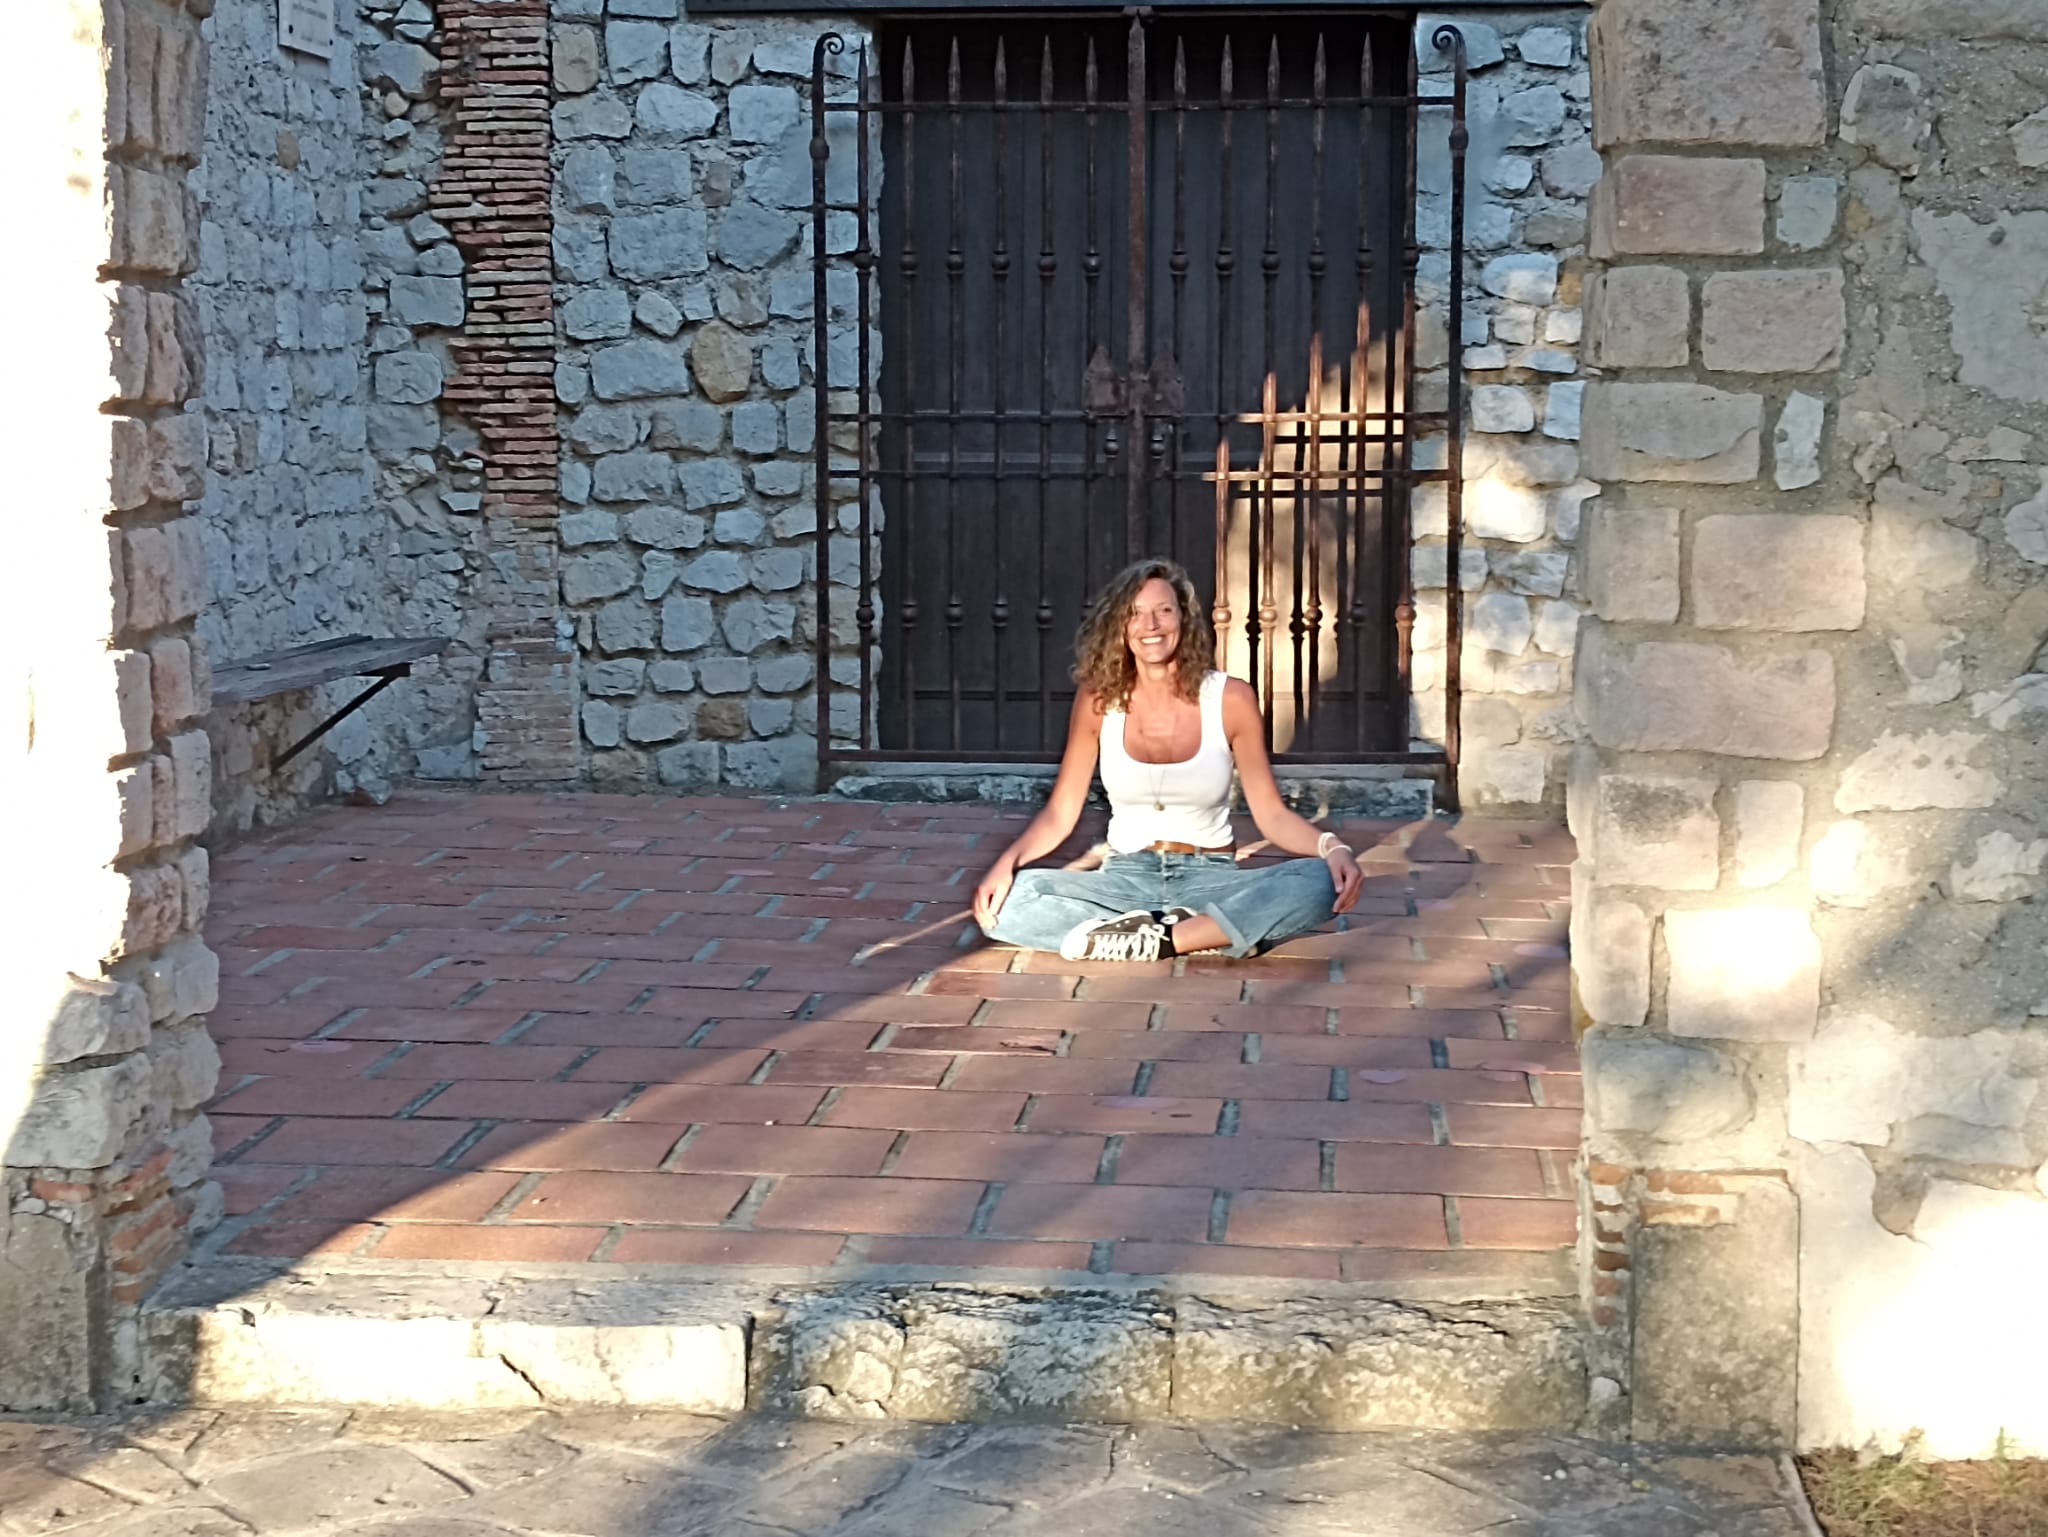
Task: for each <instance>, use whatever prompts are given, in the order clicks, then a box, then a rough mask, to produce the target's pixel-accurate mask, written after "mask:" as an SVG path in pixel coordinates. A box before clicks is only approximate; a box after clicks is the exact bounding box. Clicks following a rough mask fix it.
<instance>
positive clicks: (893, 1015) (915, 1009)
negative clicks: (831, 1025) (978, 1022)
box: [811, 993, 981, 1025]
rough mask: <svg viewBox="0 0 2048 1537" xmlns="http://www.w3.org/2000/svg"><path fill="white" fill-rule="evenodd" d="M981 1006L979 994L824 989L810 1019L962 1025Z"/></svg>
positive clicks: (893, 1023) (896, 1023) (889, 1023)
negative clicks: (930, 995)
mask: <svg viewBox="0 0 2048 1537" xmlns="http://www.w3.org/2000/svg"><path fill="white" fill-rule="evenodd" d="M980 1007H981V1000H980V999H978V998H943V997H941V998H926V997H917V998H903V997H895V996H890V995H886V994H880V995H878V994H875V993H827V994H826V995H825V997H824V998H823V999H821V1000H820V1001H819V1004H818V1007H817V1008H815V1009H813V1010H812V1011H811V1017H812V1018H813V1019H859V1020H869V1019H871V1020H874V1021H875V1022H876V1023H877V1024H884V1025H964V1024H966V1023H967V1021H968V1020H970V1019H972V1018H973V1017H974V1011H975V1010H976V1009H978V1008H980Z"/></svg>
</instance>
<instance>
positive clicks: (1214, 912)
mask: <svg viewBox="0 0 2048 1537" xmlns="http://www.w3.org/2000/svg"><path fill="white" fill-rule="evenodd" d="M1202 916H1203V917H1204V918H1212V919H1214V920H1215V923H1216V927H1217V928H1219V929H1221V930H1223V933H1224V937H1225V938H1227V939H1228V940H1229V941H1230V949H1229V950H1228V951H1227V952H1226V953H1227V954H1228V955H1229V956H1230V958H1231V959H1232V960H1234V961H1241V960H1243V959H1244V958H1245V957H1246V956H1247V955H1250V954H1251V953H1252V951H1254V950H1256V949H1257V948H1258V942H1257V941H1256V940H1250V939H1246V938H1245V937H1244V930H1243V929H1241V928H1239V927H1238V926H1237V925H1236V924H1234V923H1232V922H1231V921H1230V917H1229V915H1228V914H1227V913H1225V912H1224V911H1223V909H1222V908H1220V907H1218V906H1217V905H1216V904H1215V903H1214V902H1211V903H1210V904H1209V905H1208V906H1207V907H1205V908H1203V909H1202Z"/></svg>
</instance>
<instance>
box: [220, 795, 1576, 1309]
mask: <svg viewBox="0 0 2048 1537" xmlns="http://www.w3.org/2000/svg"><path fill="white" fill-rule="evenodd" d="M1023 815H1024V813H1022V812H1020V811H1019V810H1017V809H1015V808H1001V807H986V806H939V807H911V806H893V805H892V806H873V805H856V804H839V803H831V802H812V801H799V802H794V803H777V802H770V801H754V800H742V799H730V798H690V799H655V798H650V797H626V796H606V795H595V794H593V795H566V796H539V795H511V796H495V795H494V796H488V797H485V796H464V795H430V794H408V795H405V796H402V797H400V798H399V799H397V800H395V801H394V802H393V803H392V804H390V805H388V806H385V807H383V808H381V809H375V810H370V809H356V808H332V809H328V810H324V811H321V812H319V813H317V814H314V815H312V816H309V817H307V818H305V819H304V820H303V821H301V822H299V823H297V824H295V825H293V826H290V827H287V828H284V829H280V830H278V831H275V832H272V833H269V834H267V835H265V836H262V837H260V838H257V839H254V840H252V841H250V842H248V843H246V844H244V845H242V846H240V847H238V848H236V849H234V850H231V851H229V852H226V853H224V854H222V855H220V856H219V857H218V858H216V860H215V861H214V866H213V877H214V914H213V919H212V924H211V927H210V936H209V937H210V938H211V939H212V941H213V943H214V944H215V946H216V947H217V949H218V950H219V953H220V955H221V958H222V966H223V975H222V982H221V1006H220V1009H219V1011H218V1012H217V1013H216V1014H215V1015H214V1030H215V1034H216V1035H217V1036H218V1037H219V1038H220V1040H221V1041H222V1044H223V1062H224V1071H223V1077H222V1081H221V1092H220V1094H219V1096H218V1097H217V1099H216V1100H215V1102H214V1105H213V1107H212V1113H213V1122H214V1128H215V1140H216V1143H217V1145H218V1146H219V1148H220V1151H221V1156H222V1159H223V1162H222V1163H221V1165H220V1166H219V1168H218V1169H217V1171H216V1172H217V1175H218V1177H219V1178H220V1179H221V1181H222V1183H223V1185H224V1186H225V1187H226V1191H227V1196H228V1202H227V1204H228V1209H229V1212H230V1219H229V1221H228V1223H227V1224H226V1226H225V1227H224V1229H223V1230H222V1234H221V1236H220V1237H219V1238H218V1239H216V1240H215V1241H216V1242H217V1243H219V1244H220V1245H221V1246H222V1247H224V1248H226V1249H228V1250H230V1251H232V1252H235V1253H241V1254H260V1255H266V1256H274V1257H280V1258H294V1257H315V1256H322V1257H325V1256H337V1255H346V1256H350V1257H354V1258H358V1259H363V1258H376V1259H418V1260H435V1259H447V1260H459V1259H468V1260H483V1261H504V1262H522V1261H523V1262H542V1261H546V1262H583V1261H589V1262H593V1263H596V1264H600V1265H602V1264H607V1263H616V1264H643V1263H647V1264H687V1265H700V1266H702V1265H710V1266H717V1265H771V1266H778V1267H797V1268H800V1269H805V1270H812V1271H817V1272H819V1273H821V1274H822V1275H830V1274H832V1273H834V1272H844V1273H848V1274H852V1273H857V1272H860V1271H864V1270H868V1269H871V1268H872V1267H875V1266H882V1265H918V1266H936V1267H941V1268H947V1269H958V1270H972V1269H977V1268H990V1267H1002V1268H1026V1269H1039V1270H1050V1271H1072V1272H1080V1273H1094V1274H1128V1275H1146V1276H1151V1275H1164V1274H1195V1275H1199V1274H1207V1275H1223V1276H1269V1277H1277V1278H1283V1279H1298V1280H1302V1281H1333V1280H1352V1281H1360V1282H1388V1283H1391V1282H1397V1281H1402V1280H1408V1279H1418V1278H1431V1279H1437V1280H1441V1279H1443V1278H1446V1277H1450V1278H1456V1277H1460V1276H1464V1277H1469V1278H1472V1279H1474V1280H1477V1281H1485V1280H1488V1279H1493V1278H1498V1279H1503V1280H1506V1279H1512V1278H1514V1277H1515V1276H1516V1275H1518V1274H1520V1273H1521V1272H1519V1271H1517V1270H1516V1268H1515V1267H1516V1266H1517V1265H1523V1266H1526V1264H1527V1262H1528V1257H1529V1256H1530V1255H1532V1254H1535V1253H1540V1252H1542V1251H1547V1250H1555V1249H1558V1248H1562V1247H1567V1246H1569V1245H1570V1243H1571V1242H1572V1239H1573V1224H1574V1214H1573V1206H1572V1204H1571V1202H1570V1200H1569V1199H1568V1174H1569V1159H1570V1156H1571V1154H1573V1153H1574V1152H1576V1149H1577V1146H1578V1119H1579V1116H1578V1110H1577V1108H1576V1107H1577V1106H1578V1104H1579V1102H1580V1100H1579V1080H1578V1062H1577V1054H1576V1050H1575V1047H1574V1045H1573V1043H1572V1038H1571V1028H1570V1021H1569V1016H1568V1014H1567V1012H1566V999H1567V967H1568V961H1567V959H1566V955H1565V951H1564V948H1563V947H1564V935H1565V921H1566V918H1567V915H1568V909H1567V905H1566V904H1567V899H1568V891H1569V883H1568V879H1567V876H1568V865H1569V862H1570V859H1571V857H1572V850H1571V845H1570V841H1569V839H1568V838H1567V837H1566V836H1565V835H1564V833H1563V832H1562V830H1561V829H1558V828H1555V827H1551V826H1547V825H1531V824H1519V823H1507V822H1485V821H1466V822H1436V823H1430V824H1408V825H1398V824H1390V823H1366V822H1353V823H1350V824H1347V825H1346V827H1345V831H1346V832H1347V834H1348V836H1349V837H1350V839H1351V841H1352V842H1354V843H1356V844H1357V845H1358V846H1359V848H1360V849H1361V851H1362V863H1363V864H1364V866H1365V869H1366V888H1365V892H1364V895H1363V899H1362V900H1361V902H1360V904H1359V908H1358V911H1357V912H1356V913H1354V914H1353V915H1352V916H1351V917H1350V918H1349V919H1347V920H1343V921H1342V922H1341V923H1340V924H1339V925H1337V926H1336V927H1334V928H1333V929H1332V930H1331V931H1329V932H1325V933H1321V934H1315V935H1309V936H1306V937H1304V938H1303V939H1300V940H1297V941H1294V942H1292V943H1290V944H1289V945H1286V946H1284V947H1282V948H1281V950H1280V951H1278V952H1276V953H1275V954H1274V955H1271V956H1268V957H1263V958H1260V959H1257V960H1252V961H1244V962H1231V961H1228V960H1226V959H1220V958H1216V957H1196V958H1192V959H1187V960H1181V961H1177V962H1171V963H1162V964H1159V965H1154V966H1106V965H1099V964H1095V965H1091V964H1079V963H1072V962H1066V961H1062V960H1061V959H1060V958H1059V957H1057V956H1050V955H1042V954H1029V955H1027V954H1022V953H1019V952H1015V951H1010V950H1006V949H1003V948H1001V947H996V946H991V945H988V944H987V943H986V942H984V941H983V940H981V938H980V936H979V934H978V932H976V931H975V930H974V929H973V928H972V926H971V925H969V924H967V923H966V922H965V910H966V907H967V903H968V901H969V898H970V895H971V891H972V886H973V882H974V880H975V879H976V878H977V877H978V874H979V872H980V870H981V869H982V867H983V866H984V865H985V864H986V863H987V862H988V860H989V859H990V858H992V857H993V856H994V854H995V853H996V852H998V851H999V850H1000V849H1001V848H1002V846H1003V845H1004V844H1005V843H1006V842H1007V841H1008V839H1009V838H1010V837H1012V836H1014V835H1015V833H1016V831H1017V829H1018V828H1019V826H1020V825H1021V819H1022V816H1023ZM1095 836H1099V828H1097V827H1094V826H1090V827H1088V828H1084V829H1083V836H1079V837H1077V838H1076V840H1075V842H1074V845H1073V849H1072V850H1070V852H1078V851H1079V850H1080V849H1082V848H1084V847H1085V846H1086V844H1087V842H1088V841H1089V839H1091V838H1092V837H1095ZM1240 836H1241V837H1244V838H1246V839H1249V838H1251V837H1252V836H1255V835H1254V834H1253V833H1252V832H1251V831H1250V829H1243V830H1241V834H1240Z"/></svg>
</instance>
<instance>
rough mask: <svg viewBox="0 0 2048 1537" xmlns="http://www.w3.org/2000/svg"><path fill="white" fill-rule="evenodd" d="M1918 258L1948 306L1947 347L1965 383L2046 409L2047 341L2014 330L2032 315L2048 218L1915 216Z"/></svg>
mask: <svg viewBox="0 0 2048 1537" xmlns="http://www.w3.org/2000/svg"><path fill="white" fill-rule="evenodd" d="M1913 240H1914V244H1915V246H1916V247H1917V254H1918V255H1919V256H1920V258H1921V259H1922V260H1923V261H1925V262H1926V263H1927V264H1928V265H1930V266H1931V267H1933V268H1934V275H1935V282H1936V283H1937V285H1938V286H1939V287H1940V289H1941V294H1942V297H1943V298H1945V299H1946V300H1948V303H1949V341H1950V345H1951V346H1952V347H1953V349H1954V350H1955V352H1956V354H1957V356H1959V357H1960V358H1961V359H1962V368H1961V370H1960V372H1959V373H1958V374H1957V375H1956V377H1957V378H1958V379H1960V380H1961V381H1962V382H1963V383H1964V384H1967V385H1971V386H1973V387H1975V388H1977V389H1982V390H1988V391H1990V392H1991V393H1992V394H1994V395H1998V396H2001V397H2003V398H2004V399H2007V400H2012V401H2018V402H2021V403H2024V404H2029V405H2040V404H2043V403H2048V335H2044V334H2043V333H2042V331H2041V330H2040V329H2039V328H2037V327H2035V326H2033V325H2031V324H2025V325H2022V324H2015V323H2014V318H2015V317H2016V316H2024V315H2028V314H2031V313H2032V309H2033V306H2034V304H2035V303H2036V302H2037V300H2038V298H2039V296H2040V274H2041V271H2042V268H2043V264H2044V263H2048V212H2043V211H2039V210H2028V211H2024V212H2010V213H2003V214H1995V215H1992V216H1990V217H1988V218H1985V219H1982V220H1980V219H1979V218H1978V216H1977V215H1976V214H1974V213H1970V212H1956V213H1948V214H1937V213H1934V212H1931V211H1929V210H1927V209H1919V210H1916V211H1915V212H1914V214H1913Z"/></svg>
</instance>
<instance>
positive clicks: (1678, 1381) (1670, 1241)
mask: <svg viewBox="0 0 2048 1537" xmlns="http://www.w3.org/2000/svg"><path fill="white" fill-rule="evenodd" d="M1727 1183H1728V1184H1729V1185H1730V1186H1731V1187H1732V1188H1733V1189H1734V1190H1736V1191H1739V1200H1738V1201H1737V1202H1736V1203H1735V1209H1734V1210H1733V1211H1732V1212H1728V1213H1726V1214H1725V1215H1721V1216H1719V1217H1718V1220H1715V1221H1713V1222H1710V1223H1701V1224H1692V1223H1684V1222H1651V1223H1646V1224H1644V1226H1643V1227H1642V1228H1641V1229H1639V1230H1638V1232H1637V1234H1636V1236H1635V1242H1634V1245H1633V1250H1634V1252H1633V1254H1632V1256H1631V1257H1632V1259H1633V1260H1634V1266H1633V1269H1634V1275H1633V1278H1632V1279H1633V1285H1632V1287H1631V1290H1632V1291H1633V1292H1634V1297H1635V1327H1634V1331H1633V1338H1632V1341H1631V1348H1632V1360H1631V1370H1630V1379H1629V1388H1630V1407H1631V1417H1630V1427H1629V1428H1630V1433H1631V1434H1632V1435H1633V1436H1634V1437H1635V1438H1636V1439H1638V1440H1642V1441H1666V1442H1680V1443H1689V1444H1692V1445H1708V1446H1724V1447H1753V1448H1757V1449H1760V1450H1777V1449H1779V1448H1782V1447H1784V1446H1786V1445H1788V1444H1790V1442H1791V1440H1792V1436H1793V1431H1794V1422H1795V1417H1796V1414H1797V1409H1798V1392H1799V1369H1798V1368H1799V1351H1800V1345H1801V1328H1802V1320H1801V1315H1800V1307H1799V1276H1800V1269H1801V1267H1800V1264H1799V1243H1800V1203H1799V1198H1798V1197H1797V1196H1795V1195H1794V1194H1793V1193H1792V1191H1791V1189H1790V1188H1789V1187H1787V1186H1786V1185H1785V1184H1783V1183H1782V1182H1780V1181H1779V1180H1778V1179H1772V1178H1747V1179H1740V1180H1731V1181H1728V1182H1727Z"/></svg>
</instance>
